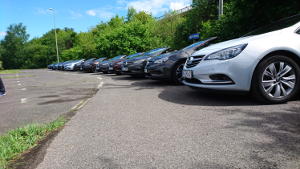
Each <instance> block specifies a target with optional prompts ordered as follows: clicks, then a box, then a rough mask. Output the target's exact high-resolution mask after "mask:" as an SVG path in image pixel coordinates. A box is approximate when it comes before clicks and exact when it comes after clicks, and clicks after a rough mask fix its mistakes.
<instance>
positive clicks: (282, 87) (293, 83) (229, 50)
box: [183, 14, 300, 103]
mask: <svg viewBox="0 0 300 169" xmlns="http://www.w3.org/2000/svg"><path fill="white" fill-rule="evenodd" d="M299 66H300V14H299V15H295V16H292V17H288V18H285V19H282V20H280V21H277V22H275V23H272V24H270V25H267V26H265V27H262V28H260V29H257V30H255V31H253V32H250V33H248V34H246V35H245V36H243V37H241V38H239V39H234V40H230V41H226V42H222V43H218V44H214V45H211V46H208V47H206V48H204V49H202V50H200V51H198V52H195V53H194V54H193V55H192V56H190V57H189V59H187V61H186V63H185V66H184V70H183V76H184V78H185V80H184V81H183V83H184V84H186V85H188V86H190V87H191V88H194V89H205V90H206V91H207V90H214V91H219V92H220V91H227V92H230V93H233V92H238V93H243V94H245V93H248V92H250V94H251V95H252V96H254V97H255V98H256V99H258V100H260V101H262V102H265V103H284V102H287V101H288V100H290V99H292V98H293V97H294V96H295V95H296V94H297V93H298V91H299V83H300V69H299Z"/></svg>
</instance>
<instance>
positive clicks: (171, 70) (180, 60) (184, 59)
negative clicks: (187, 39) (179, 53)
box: [170, 58, 187, 79]
mask: <svg viewBox="0 0 300 169" xmlns="http://www.w3.org/2000/svg"><path fill="white" fill-rule="evenodd" d="M186 60H187V58H180V59H178V60H177V61H176V62H175V63H174V64H173V65H172V67H171V69H170V77H172V79H173V76H172V72H173V71H174V68H175V66H176V65H177V64H178V63H179V62H182V61H184V62H185V61H186Z"/></svg>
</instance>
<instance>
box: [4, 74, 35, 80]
mask: <svg viewBox="0 0 300 169" xmlns="http://www.w3.org/2000/svg"><path fill="white" fill-rule="evenodd" d="M24 77H36V75H28V76H12V77H3V78H2V79H14V78H24Z"/></svg>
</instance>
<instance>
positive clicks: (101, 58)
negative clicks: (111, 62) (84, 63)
mask: <svg viewBox="0 0 300 169" xmlns="http://www.w3.org/2000/svg"><path fill="white" fill-rule="evenodd" d="M102 59H103V58H100V59H97V60H95V61H94V62H98V61H100V60H102Z"/></svg>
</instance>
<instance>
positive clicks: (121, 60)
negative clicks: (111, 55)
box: [113, 59, 126, 63]
mask: <svg viewBox="0 0 300 169" xmlns="http://www.w3.org/2000/svg"><path fill="white" fill-rule="evenodd" d="M125 60H126V59H118V60H115V61H113V63H119V62H124V61H125Z"/></svg>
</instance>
